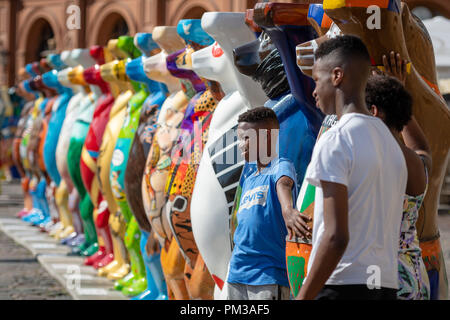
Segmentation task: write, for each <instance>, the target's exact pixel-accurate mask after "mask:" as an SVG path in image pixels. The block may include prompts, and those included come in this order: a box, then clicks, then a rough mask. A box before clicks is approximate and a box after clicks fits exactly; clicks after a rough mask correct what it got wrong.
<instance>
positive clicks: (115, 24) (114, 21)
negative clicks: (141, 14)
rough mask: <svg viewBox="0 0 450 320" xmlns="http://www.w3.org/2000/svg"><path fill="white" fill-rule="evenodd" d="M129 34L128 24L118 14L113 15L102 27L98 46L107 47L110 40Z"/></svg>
mask: <svg viewBox="0 0 450 320" xmlns="http://www.w3.org/2000/svg"><path fill="white" fill-rule="evenodd" d="M128 34H129V28H128V24H127V22H126V21H125V19H124V18H123V17H122V16H121V15H120V14H118V13H115V12H114V13H111V14H110V15H108V16H107V17H106V18H105V19H104V20H103V23H102V25H101V27H100V30H99V33H98V38H97V44H99V45H101V46H106V45H107V43H108V41H109V40H110V39H116V38H118V37H119V36H124V35H128Z"/></svg>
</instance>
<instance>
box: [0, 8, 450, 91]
mask: <svg viewBox="0 0 450 320" xmlns="http://www.w3.org/2000/svg"><path fill="white" fill-rule="evenodd" d="M303 1H304V0H303ZM257 2H258V0H0V85H8V86H11V85H13V84H14V83H15V82H16V79H17V74H18V71H19V70H20V68H22V67H23V66H24V65H25V64H26V63H29V62H32V61H36V60H38V59H40V58H41V56H42V54H44V55H45V53H46V52H47V53H48V52H49V51H56V52H60V51H62V50H65V49H73V48H80V47H81V48H84V47H88V46H91V45H94V44H99V45H105V44H106V42H107V41H108V40H109V39H111V38H115V37H117V36H119V35H123V34H129V35H134V34H135V33H136V32H151V31H152V29H153V27H154V26H158V25H176V23H177V22H178V21H179V20H180V19H183V18H194V19H195V18H200V17H201V16H202V14H203V13H204V12H206V11H236V12H239V11H240V12H243V11H245V9H247V8H252V7H253V6H254V5H255V3H257ZM278 2H300V1H298V0H291V1H289V0H284V1H278ZM311 2H314V1H311ZM316 2H321V1H316ZM407 2H408V3H409V4H410V7H412V8H414V7H422V8H421V9H422V11H421V12H423V14H424V15H432V16H433V15H443V16H446V17H448V18H450V2H448V1H442V0H407Z"/></svg>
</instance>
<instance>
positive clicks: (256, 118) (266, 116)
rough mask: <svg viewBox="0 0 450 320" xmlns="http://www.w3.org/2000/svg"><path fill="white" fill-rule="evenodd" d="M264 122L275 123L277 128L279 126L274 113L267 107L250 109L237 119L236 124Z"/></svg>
mask: <svg viewBox="0 0 450 320" xmlns="http://www.w3.org/2000/svg"><path fill="white" fill-rule="evenodd" d="M266 121H269V122H273V123H276V124H277V125H278V126H279V125H280V123H279V122H278V118H277V115H276V114H275V111H273V110H272V109H270V108H267V107H257V108H254V109H250V110H248V111H246V112H244V113H241V114H240V115H239V118H238V123H241V122H249V123H257V122H266Z"/></svg>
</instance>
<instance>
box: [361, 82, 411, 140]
mask: <svg viewBox="0 0 450 320" xmlns="http://www.w3.org/2000/svg"><path fill="white" fill-rule="evenodd" d="M366 103H367V107H368V108H370V107H371V106H372V105H375V106H376V107H377V108H378V109H380V110H381V111H382V112H383V113H384V115H385V121H384V122H385V123H386V125H387V126H388V128H393V129H395V130H397V131H402V129H403V127H404V126H405V125H406V124H407V123H408V122H409V121H410V120H411V117H412V97H411V95H410V94H409V92H408V91H406V89H405V87H403V85H402V84H401V82H400V81H398V80H397V79H395V78H393V77H390V76H387V75H380V74H377V75H371V76H370V77H369V79H368V81H367V86H366Z"/></svg>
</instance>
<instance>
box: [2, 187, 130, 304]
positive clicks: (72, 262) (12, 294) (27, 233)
mask: <svg viewBox="0 0 450 320" xmlns="http://www.w3.org/2000/svg"><path fill="white" fill-rule="evenodd" d="M22 207H23V201H22V192H21V187H20V184H18V183H17V182H16V183H10V184H4V183H3V184H2V194H1V195H0V300H2V299H38V300H43V299H71V298H73V299H77V300H79V299H82V300H94V299H95V300H126V299H128V298H126V297H125V296H123V295H122V294H121V293H120V292H118V291H115V290H114V289H113V285H114V282H113V281H112V280H108V279H106V278H103V277H99V276H97V272H96V270H95V269H94V268H92V267H88V266H84V265H83V258H81V257H73V256H67V253H68V252H69V251H70V250H69V248H68V247H67V246H63V245H61V244H59V242H58V241H57V240H55V239H53V238H52V237H50V236H49V235H47V234H46V233H42V232H40V231H39V229H38V228H36V227H32V226H31V225H29V224H28V223H25V222H23V221H22V220H20V219H18V218H16V217H15V214H16V213H17V212H18V211H19V210H20V209H21V208H22ZM8 237H9V238H8Z"/></svg>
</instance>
